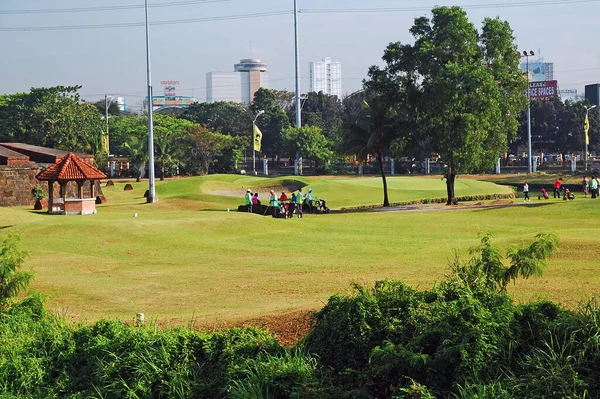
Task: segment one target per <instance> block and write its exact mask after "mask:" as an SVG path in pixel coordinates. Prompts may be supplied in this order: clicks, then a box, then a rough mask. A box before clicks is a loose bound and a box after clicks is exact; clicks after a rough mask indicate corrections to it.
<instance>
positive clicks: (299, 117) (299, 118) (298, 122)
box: [294, 0, 302, 175]
mask: <svg viewBox="0 0 600 399" xmlns="http://www.w3.org/2000/svg"><path fill="white" fill-rule="evenodd" d="M294 45H295V57H296V63H295V64H296V127H298V128H300V127H302V107H301V106H300V50H299V49H298V4H297V0H294ZM300 155H301V154H300V149H298V150H296V165H295V167H294V174H295V175H299V174H300V172H301V170H302V160H301V157H300Z"/></svg>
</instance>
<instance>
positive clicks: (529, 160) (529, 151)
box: [523, 51, 535, 173]
mask: <svg viewBox="0 0 600 399" xmlns="http://www.w3.org/2000/svg"><path fill="white" fill-rule="evenodd" d="M534 55H535V53H534V52H533V51H530V52H529V53H528V52H527V51H523V57H525V59H526V60H527V172H528V173H531V172H533V163H532V161H533V154H532V149H531V90H530V89H529V57H532V56H534Z"/></svg>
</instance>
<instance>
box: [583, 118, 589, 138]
mask: <svg viewBox="0 0 600 399" xmlns="http://www.w3.org/2000/svg"><path fill="white" fill-rule="evenodd" d="M583 131H584V133H585V144H587V145H589V144H590V136H589V135H588V132H589V131H590V120H589V119H588V116H587V113H586V114H585V121H583Z"/></svg>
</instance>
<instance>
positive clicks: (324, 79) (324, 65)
mask: <svg viewBox="0 0 600 399" xmlns="http://www.w3.org/2000/svg"><path fill="white" fill-rule="evenodd" d="M308 65H309V73H310V91H314V92H317V93H318V92H320V91H322V92H323V93H324V94H329V95H330V96H337V98H339V99H340V100H341V99H342V64H341V63H340V62H339V61H331V58H323V60H322V61H316V62H310V63H309V64H308Z"/></svg>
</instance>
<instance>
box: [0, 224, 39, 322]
mask: <svg viewBox="0 0 600 399" xmlns="http://www.w3.org/2000/svg"><path fill="white" fill-rule="evenodd" d="M18 240H19V238H18V237H17V236H10V237H8V238H7V239H5V240H4V242H3V243H2V247H0V311H2V310H5V309H6V308H7V306H8V305H9V302H10V301H11V300H12V299H13V298H14V297H16V296H17V295H19V293H20V292H22V291H24V290H26V289H27V286H28V285H29V282H30V281H31V280H32V279H33V273H31V272H26V271H22V270H19V269H21V268H22V266H23V262H24V261H25V259H26V257H27V253H26V252H23V251H20V250H19V249H18V248H17V241H18Z"/></svg>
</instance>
